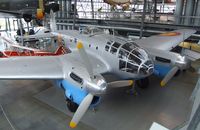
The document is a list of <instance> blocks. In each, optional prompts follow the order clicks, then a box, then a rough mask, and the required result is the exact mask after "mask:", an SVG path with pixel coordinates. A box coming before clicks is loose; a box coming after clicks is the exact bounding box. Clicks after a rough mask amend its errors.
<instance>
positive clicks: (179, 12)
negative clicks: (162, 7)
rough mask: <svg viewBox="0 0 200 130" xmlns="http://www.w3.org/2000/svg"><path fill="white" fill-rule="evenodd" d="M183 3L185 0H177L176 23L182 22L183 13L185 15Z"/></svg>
mask: <svg viewBox="0 0 200 130" xmlns="http://www.w3.org/2000/svg"><path fill="white" fill-rule="evenodd" d="M183 4H184V0H176V11H175V24H181V23H182V18H181V17H182V15H183Z"/></svg>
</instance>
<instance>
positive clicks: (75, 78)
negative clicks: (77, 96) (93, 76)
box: [69, 72, 83, 84]
mask: <svg viewBox="0 0 200 130" xmlns="http://www.w3.org/2000/svg"><path fill="white" fill-rule="evenodd" d="M69 76H70V77H71V78H72V79H73V80H74V81H76V82H78V83H79V84H83V79H82V78H80V77H79V76H78V75H76V74H74V73H73V72H72V73H70V75H69Z"/></svg>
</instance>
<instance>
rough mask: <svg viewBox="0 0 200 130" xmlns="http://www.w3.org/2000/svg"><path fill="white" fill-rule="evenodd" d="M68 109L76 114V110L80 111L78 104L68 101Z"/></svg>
mask: <svg viewBox="0 0 200 130" xmlns="http://www.w3.org/2000/svg"><path fill="white" fill-rule="evenodd" d="M66 101H67V107H68V109H69V110H70V111H71V112H76V110H77V109H78V104H76V103H75V102H73V101H71V100H69V99H67V100H66Z"/></svg>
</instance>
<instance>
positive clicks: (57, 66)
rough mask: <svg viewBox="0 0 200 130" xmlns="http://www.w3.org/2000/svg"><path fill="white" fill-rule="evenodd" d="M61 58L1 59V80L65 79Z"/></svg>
mask: <svg viewBox="0 0 200 130" xmlns="http://www.w3.org/2000/svg"><path fill="white" fill-rule="evenodd" d="M63 78H64V74H63V70H62V62H61V60H60V57H59V56H48V57H45V56H44V57H39V56H35V57H10V58H1V59H0V79H63Z"/></svg>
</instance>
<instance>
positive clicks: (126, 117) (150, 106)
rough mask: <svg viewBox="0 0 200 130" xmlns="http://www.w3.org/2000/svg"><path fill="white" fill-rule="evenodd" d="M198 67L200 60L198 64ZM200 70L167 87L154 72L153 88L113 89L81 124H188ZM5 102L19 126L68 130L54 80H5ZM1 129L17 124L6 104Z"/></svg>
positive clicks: (128, 127)
mask: <svg viewBox="0 0 200 130" xmlns="http://www.w3.org/2000/svg"><path fill="white" fill-rule="evenodd" d="M193 65H194V66H195V67H198V66H199V65H200V62H196V63H194V64H193ZM197 78H198V75H197V74H196V73H194V72H191V71H186V72H184V73H181V74H180V75H179V76H178V77H175V78H173V80H172V81H171V82H170V83H169V84H168V85H167V86H166V87H164V88H161V87H160V86H159V82H160V79H159V78H157V77H155V76H151V77H150V86H149V88H148V89H138V91H139V94H138V96H134V95H130V94H128V93H127V92H126V91H127V90H128V89H129V88H128V87H127V88H118V89H112V90H111V89H109V92H108V93H107V94H106V95H104V96H103V97H102V102H101V103H100V104H99V106H98V107H97V111H96V112H94V111H93V110H89V111H88V112H87V113H86V114H85V116H84V117H83V118H82V120H81V123H80V124H79V125H78V127H77V130H79V129H80V130H148V129H149V127H150V126H151V124H152V123H153V122H157V123H160V124H162V125H163V126H165V127H167V128H170V129H172V128H174V127H176V126H177V125H180V124H182V123H183V122H184V121H186V120H187V119H188V117H189V113H190V109H191V105H192V103H191V102H190V101H189V98H190V95H191V93H192V91H193V88H194V87H195V84H196V81H197ZM0 103H1V105H2V106H3V109H4V111H5V113H6V115H7V117H8V118H9V120H10V122H11V123H12V124H13V126H14V127H15V129H17V130H67V129H70V128H69V127H68V123H69V122H70V119H71V117H70V116H71V115H72V113H70V112H69V111H68V110H67V108H66V104H65V100H64V98H63V92H62V90H60V89H58V88H56V87H54V84H53V82H52V81H49V80H42V81H41V80H27V81H24V80H17V81H16V80H15V81H5V80H2V81H0ZM0 130H12V128H11V126H10V125H9V123H8V121H7V120H6V117H5V116H4V114H3V111H2V110H1V109H0Z"/></svg>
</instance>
